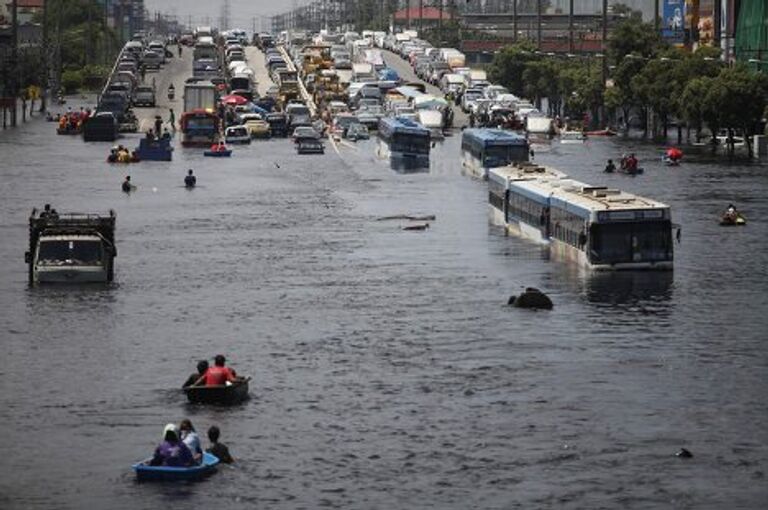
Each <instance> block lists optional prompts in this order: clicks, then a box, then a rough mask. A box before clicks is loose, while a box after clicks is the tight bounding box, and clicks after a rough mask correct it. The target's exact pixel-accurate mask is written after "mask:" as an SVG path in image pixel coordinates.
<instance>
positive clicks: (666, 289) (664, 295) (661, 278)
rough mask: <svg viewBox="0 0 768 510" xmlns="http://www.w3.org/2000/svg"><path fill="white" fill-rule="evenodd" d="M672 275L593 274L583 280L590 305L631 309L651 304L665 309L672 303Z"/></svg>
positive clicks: (619, 272)
mask: <svg viewBox="0 0 768 510" xmlns="http://www.w3.org/2000/svg"><path fill="white" fill-rule="evenodd" d="M673 281H674V275H673V272H672V271H616V272H594V273H592V274H590V275H588V276H587V277H586V278H584V293H585V295H586V297H587V300H588V301H589V302H590V303H598V304H609V305H614V306H623V307H632V306H637V305H645V304H649V303H654V304H657V305H660V304H663V306H668V305H669V303H668V302H669V301H671V300H672V288H673Z"/></svg>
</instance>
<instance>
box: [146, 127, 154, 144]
mask: <svg viewBox="0 0 768 510" xmlns="http://www.w3.org/2000/svg"><path fill="white" fill-rule="evenodd" d="M147 140H149V141H150V142H154V141H155V132H154V131H152V130H151V129H150V130H149V131H147Z"/></svg>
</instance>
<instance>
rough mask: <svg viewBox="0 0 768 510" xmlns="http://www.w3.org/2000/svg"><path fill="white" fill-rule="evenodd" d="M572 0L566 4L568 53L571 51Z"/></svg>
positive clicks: (572, 46)
mask: <svg viewBox="0 0 768 510" xmlns="http://www.w3.org/2000/svg"><path fill="white" fill-rule="evenodd" d="M573 48H574V45H573V0H571V1H570V2H569V5H568V53H571V54H572V53H573V51H574V50H573Z"/></svg>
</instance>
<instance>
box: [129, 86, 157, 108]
mask: <svg viewBox="0 0 768 510" xmlns="http://www.w3.org/2000/svg"><path fill="white" fill-rule="evenodd" d="M133 106H148V107H151V108H154V107H155V91H154V89H153V88H152V87H148V86H146V85H142V86H140V87H136V92H135V93H134V96H133Z"/></svg>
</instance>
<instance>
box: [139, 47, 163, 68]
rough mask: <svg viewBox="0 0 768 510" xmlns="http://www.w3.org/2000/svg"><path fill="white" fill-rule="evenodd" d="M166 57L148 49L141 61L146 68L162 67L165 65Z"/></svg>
mask: <svg viewBox="0 0 768 510" xmlns="http://www.w3.org/2000/svg"><path fill="white" fill-rule="evenodd" d="M164 59H165V57H164V56H161V55H160V54H159V53H157V52H154V51H151V50H148V51H145V52H144V54H143V55H142V56H141V63H142V65H143V66H144V68H145V69H157V70H159V69H160V66H161V65H163V61H164Z"/></svg>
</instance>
